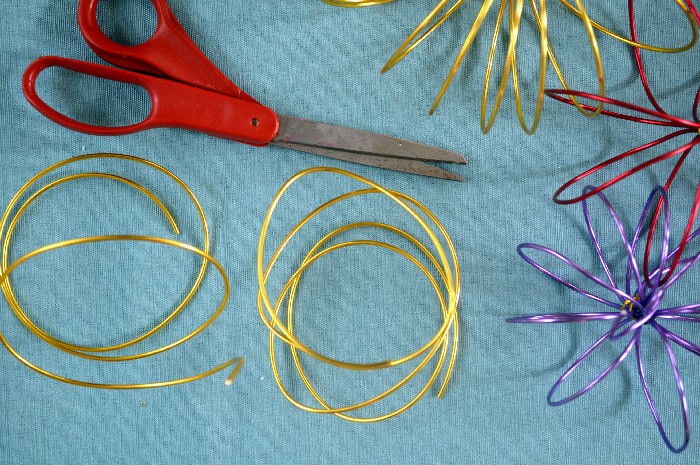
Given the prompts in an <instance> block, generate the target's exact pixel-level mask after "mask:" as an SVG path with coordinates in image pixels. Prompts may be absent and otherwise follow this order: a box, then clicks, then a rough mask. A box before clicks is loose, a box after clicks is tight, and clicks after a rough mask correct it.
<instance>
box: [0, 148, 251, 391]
mask: <svg viewBox="0 0 700 465" xmlns="http://www.w3.org/2000/svg"><path fill="white" fill-rule="evenodd" d="M97 158H111V159H117V160H124V161H131V162H135V163H138V164H141V165H144V166H146V167H148V168H152V169H155V170H157V171H160V172H161V173H163V174H165V175H167V176H168V177H170V178H171V179H172V180H173V181H175V182H176V183H177V184H178V185H179V186H180V187H181V188H182V189H183V190H184V191H185V193H186V194H187V196H188V197H189V198H190V199H191V201H192V203H193V205H194V206H195V208H196V210H197V212H198V215H199V219H200V221H201V226H202V233H203V242H204V246H203V248H202V249H200V248H198V247H195V246H193V245H190V244H186V243H183V242H178V241H174V240H171V239H166V238H161V237H153V236H143V235H131V234H129V235H101V236H88V237H80V238H74V239H69V240H63V241H59V242H54V243H51V244H48V245H45V246H42V247H39V248H37V249H35V250H33V251H31V252H28V253H26V254H25V255H23V256H21V257H20V258H18V259H17V260H15V261H13V262H11V263H10V261H9V251H10V248H11V243H12V237H13V233H14V230H15V227H16V226H17V223H18V221H19V220H20V218H21V217H22V215H23V214H24V213H25V212H26V210H27V208H28V207H29V206H30V205H31V204H32V203H33V202H35V201H36V200H37V199H39V198H40V197H41V196H42V195H43V194H45V193H46V192H47V191H49V190H50V189H53V188H55V187H57V186H59V185H62V184H64V183H67V182H71V181H76V180H80V179H86V178H104V179H111V180H114V181H117V182H121V183H124V184H126V185H127V186H130V187H132V188H134V189H136V190H137V191H139V192H141V193H143V194H144V195H146V196H147V197H148V198H149V199H150V200H151V201H153V202H154V203H155V204H156V205H157V206H158V208H159V209H160V210H161V211H162V212H163V214H164V215H165V217H166V218H167V220H168V222H169V223H170V225H171V227H172V229H173V232H174V233H175V234H179V229H178V226H177V224H176V222H175V219H174V218H173V215H172V214H171V213H170V212H169V211H168V209H167V208H166V207H165V205H164V204H163V202H161V201H160V200H159V199H158V198H157V197H156V196H155V195H154V194H153V193H152V192H150V191H149V190H148V189H146V188H145V187H143V186H141V185H139V184H137V183H135V182H134V181H131V180H129V179H126V178H124V177H121V176H118V175H114V174H109V173H100V172H90V173H78V174H72V175H67V176H64V177H62V178H59V179H57V180H55V181H52V182H50V183H48V184H46V185H44V186H43V187H40V188H38V189H37V190H35V191H33V192H32V193H31V194H30V195H29V196H28V198H27V200H25V201H24V202H23V203H22V204H21V205H19V206H18V203H19V201H20V199H21V198H22V197H23V196H24V195H25V194H26V193H27V192H28V191H30V189H32V188H33V187H35V185H36V184H37V183H38V182H39V181H40V180H41V179H42V178H44V177H45V176H46V175H47V174H49V173H51V172H53V171H55V170H57V169H58V168H61V167H63V166H66V165H69V164H73V163H77V162H80V161H84V160H88V159H97ZM0 238H2V260H1V264H0V286H1V287H2V292H3V294H4V296H5V299H6V300H7V303H8V304H9V305H10V308H11V309H12V311H13V312H14V314H15V315H16V316H17V318H18V319H19V321H20V322H22V324H23V325H24V326H25V327H26V328H27V329H29V331H31V332H32V333H33V334H34V335H35V336H37V337H38V338H39V339H41V340H42V341H44V342H46V343H47V344H49V345H50V346H52V347H54V348H56V349H58V350H60V351H62V352H65V353H67V354H70V355H73V356H76V357H80V358H84V359H88V360H95V361H102V362H124V361H129V360H137V359H143V358H146V357H150V356H153V355H157V354H160V353H163V352H166V351H168V350H170V349H172V348H174V347H177V346H179V345H181V344H183V343H184V342H187V341H188V340H190V339H192V338H193V337H195V336H196V335H197V334H199V333H201V332H202V331H204V330H205V329H206V328H207V327H209V326H210V325H211V324H212V323H213V322H214V321H215V320H216V319H217V318H218V317H219V315H220V314H221V312H222V311H223V309H224V307H225V306H226V304H227V302H228V298H229V294H230V282H229V279H228V276H227V274H226V271H225V270H224V268H223V266H222V265H221V263H219V262H218V261H217V260H216V259H215V258H214V257H212V256H211V255H210V253H209V228H208V226H207V221H206V217H205V215H204V211H203V210H202V207H201V205H200V203H199V201H198V200H197V198H196V197H195V195H194V193H193V192H192V191H191V190H190V188H189V187H188V186H187V185H186V184H185V183H184V182H183V181H182V180H181V179H180V178H178V177H177V176H176V175H175V174H173V173H172V172H170V171H169V170H167V169H165V168H163V167H161V166H159V165H157V164H155V163H153V162H150V161H148V160H144V159H141V158H137V157H134V156H131V155H121V154H108V153H95V154H87V155H80V156H77V157H74V158H69V159H67V160H64V161H61V162H58V163H56V164H54V165H51V166H49V167H47V168H45V169H43V170H42V171H40V172H39V173H37V174H36V175H35V176H33V177H32V178H31V179H30V180H29V181H27V182H26V183H25V184H24V185H23V186H22V187H21V188H20V189H19V190H18V191H17V193H16V194H15V195H14V196H13V197H12V199H11V200H10V202H9V204H8V205H7V207H6V209H5V212H4V214H3V216H2V219H0ZM110 241H135V242H148V243H155V244H162V245H166V246H170V247H176V248H179V249H182V250H185V251H188V252H190V253H193V254H195V255H197V256H199V257H201V258H202V265H201V266H200V268H199V273H198V275H197V277H196V279H195V282H194V284H193V285H192V287H191V289H190V290H189V292H188V293H187V294H186V296H185V297H184V299H183V300H182V302H181V303H180V304H179V305H177V307H176V308H175V309H174V310H173V311H172V312H171V313H170V314H169V315H168V316H167V317H166V318H165V319H163V320H162V321H161V322H160V323H158V324H157V325H156V326H155V327H153V328H152V329H150V330H148V331H146V332H145V333H143V334H141V335H140V336H137V337H135V338H134V339H131V340H129V341H126V342H123V343H120V344H116V345H110V346H102V347H86V346H80V345H75V344H71V343H68V342H66V341H63V340H61V339H59V338H56V337H54V336H52V335H50V334H48V333H47V332H45V331H44V330H43V329H41V328H40V327H39V326H38V325H37V324H36V323H35V322H34V321H32V320H31V318H30V317H29V316H28V315H27V313H26V312H25V311H24V309H23V308H22V306H21V305H20V304H19V302H18V301H17V298H16V297H15V293H14V291H13V289H12V285H11V282H10V275H11V274H12V272H13V271H14V270H16V269H17V268H18V267H19V266H21V265H22V264H24V263H25V262H27V261H29V260H31V259H32V258H34V257H36V256H38V255H41V254H44V253H47V252H50V251H54V250H57V249H62V248H66V247H72V246H76V245H81V244H89V243H97V242H110ZM209 263H211V264H212V265H214V268H215V269H216V270H217V271H218V272H219V274H220V275H221V279H222V283H223V295H222V297H221V301H220V303H219V305H218V306H217V308H216V310H215V311H214V312H213V313H212V314H211V315H210V316H209V318H207V320H206V321H204V322H203V323H202V324H200V325H199V326H198V327H197V328H195V329H194V330H192V331H191V332H190V333H188V334H186V335H185V336H183V337H181V338H179V339H177V340H175V341H172V342H170V343H168V344H166V345H163V346H161V347H159V348H156V349H153V350H149V351H144V352H139V353H134V354H128V355H103V354H104V353H106V352H113V351H116V350H120V349H126V348H128V347H131V346H133V345H135V344H137V343H139V342H141V341H144V340H145V339H147V338H150V337H151V336H153V335H154V334H156V333H158V332H159V331H161V330H162V329H163V328H164V327H165V326H166V325H167V324H168V323H169V322H171V321H172V320H173V319H174V318H175V317H176V316H177V315H178V314H180V313H181V312H182V311H183V310H184V309H185V307H186V306H187V305H188V304H189V302H190V301H191V300H192V298H193V297H194V295H195V294H196V292H197V290H198V289H199V287H200V285H201V283H202V280H203V279H204V276H205V273H206V270H207V266H208V264H209ZM0 342H1V343H2V345H3V346H4V347H5V348H6V349H7V350H8V351H9V352H10V353H11V354H12V355H13V356H14V357H15V358H16V359H17V360H19V361H20V362H21V363H23V364H24V365H26V366H27V367H29V368H31V369H32V370H34V371H36V372H38V373H41V374H42V375H44V376H47V377H49V378H51V379H54V380H57V381H61V382H64V383H68V384H72V385H76V386H83V387H91V388H106V389H142V388H154V387H164V386H172V385H176V384H184V383H188V382H191V381H196V380H199V379H202V378H205V377H207V376H210V375H212V374H214V373H217V372H219V371H221V370H224V369H226V368H228V367H230V366H232V365H233V366H234V368H233V372H232V373H231V374H230V375H229V377H228V378H227V379H226V384H231V383H232V382H233V379H234V377H235V376H236V375H237V374H238V372H239V371H240V369H241V367H242V365H243V359H242V358H240V357H236V358H232V359H230V360H228V361H226V362H224V363H222V364H220V365H217V366H215V367H213V368H211V369H208V370H206V371H203V372H201V373H197V374H194V375H190V376H185V377H182V378H178V379H171V380H167V381H156V382H148V383H130V384H112V383H98V382H91V381H82V380H78V379H73V378H68V377H64V376H61V375H59V374H56V373H53V372H51V371H48V370H46V369H43V368H41V367H39V366H37V365H36V364H34V363H32V362H30V361H29V360H27V359H26V358H25V357H23V356H22V355H21V354H20V353H19V352H18V351H17V350H15V348H14V347H13V346H12V345H11V344H10V342H9V341H8V340H7V338H6V337H5V336H4V335H3V334H2V333H0Z"/></svg>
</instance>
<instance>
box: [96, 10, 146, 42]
mask: <svg viewBox="0 0 700 465" xmlns="http://www.w3.org/2000/svg"><path fill="white" fill-rule="evenodd" d="M97 22H98V23H99V25H100V29H102V32H104V34H105V35H106V36H107V37H109V38H110V39H112V40H113V41H115V42H117V43H119V44H122V45H130V46H133V45H139V44H142V43H144V42H146V41H147V40H148V39H150V38H151V37H152V36H153V33H154V32H155V30H156V26H157V24H158V16H157V15H156V10H155V9H154V8H153V5H152V4H151V2H150V1H148V0H102V1H101V2H100V3H99V4H98V5H97Z"/></svg>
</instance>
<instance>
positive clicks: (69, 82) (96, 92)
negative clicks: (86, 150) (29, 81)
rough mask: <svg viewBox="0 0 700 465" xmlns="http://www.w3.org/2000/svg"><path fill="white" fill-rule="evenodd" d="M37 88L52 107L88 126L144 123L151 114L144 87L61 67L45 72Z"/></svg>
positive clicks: (148, 98) (54, 67)
mask: <svg viewBox="0 0 700 465" xmlns="http://www.w3.org/2000/svg"><path fill="white" fill-rule="evenodd" d="M36 86H37V92H38V94H39V96H40V97H41V99H42V100H43V101H44V102H46V103H47V104H48V105H49V106H50V107H52V108H54V109H55V110H56V111H58V112H60V113H61V114H63V115H65V116H67V117H69V118H72V119H74V120H76V121H79V122H82V123H86V124H92V125H97V126H106V127H116V126H126V125H130V124H135V123H138V122H140V121H143V120H144V119H146V117H147V116H148V114H149V113H150V111H151V99H150V96H149V95H148V92H147V91H146V90H145V89H143V88H142V87H139V86H137V85H134V84H127V83H123V82H118V81H112V80H109V79H102V78H97V77H94V76H90V75H87V74H82V73H76V72H75V71H70V70H67V69H65V68H61V67H58V66H52V67H49V68H46V69H45V70H44V71H43V72H42V73H41V74H40V75H39V77H38V78H37V85H36Z"/></svg>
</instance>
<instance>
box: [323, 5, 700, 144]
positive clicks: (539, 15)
mask: <svg viewBox="0 0 700 465" xmlns="http://www.w3.org/2000/svg"><path fill="white" fill-rule="evenodd" d="M323 1H324V2H326V3H328V4H331V5H335V6H344V7H364V6H371V5H378V4H382V3H388V2H389V1H393V0H384V1H363V0H323ZM559 1H560V3H562V4H563V5H564V6H565V7H566V8H567V9H568V10H570V11H571V12H573V13H574V14H575V15H576V16H578V17H579V18H580V19H581V20H582V21H583V26H584V28H585V30H586V35H587V37H588V41H589V44H590V47H591V51H592V53H593V58H594V61H595V67H596V73H597V79H598V95H600V96H601V97H604V96H605V78H604V73H603V64H602V59H601V55H600V49H599V47H598V42H597V39H596V37H595V32H594V29H597V30H599V31H600V32H602V33H604V34H606V35H608V36H610V37H613V38H615V39H617V40H619V41H622V42H624V43H626V44H628V45H632V46H635V47H639V48H642V49H644V50H651V51H655V52H664V53H678V52H683V51H686V50H688V49H690V48H691V47H692V46H693V45H695V42H696V41H697V38H698V28H697V25H696V24H695V20H694V18H693V15H692V13H691V11H690V10H689V8H688V6H687V5H686V4H685V3H684V2H683V0H674V2H675V3H676V5H677V6H678V7H679V8H680V9H681V11H682V12H683V14H684V15H685V17H686V19H687V20H688V22H689V24H690V27H691V34H692V37H691V40H690V42H688V43H687V44H685V45H683V46H680V47H661V46H655V45H649V44H645V43H641V42H636V41H633V40H631V39H629V38H627V37H625V36H623V35H621V34H618V33H615V32H613V31H612V30H610V29H608V28H606V27H604V26H602V25H601V24H599V23H598V22H596V21H594V20H592V19H591V18H590V17H589V16H588V13H587V12H586V9H585V8H584V6H583V1H582V0H576V2H575V3H576V6H574V5H573V4H571V3H569V2H568V1H567V0H559ZM450 3H452V4H451V5H450ZM463 3H464V0H440V1H439V2H438V3H437V5H436V6H435V8H433V10H432V11H431V12H430V13H429V14H428V15H427V16H426V17H425V19H423V21H421V22H420V24H419V25H418V26H417V27H416V28H415V29H414V30H413V32H411V34H409V36H408V37H407V38H406V40H404V42H403V43H402V44H401V45H400V46H399V48H398V49H397V50H396V51H395V52H394V54H393V55H392V56H391V57H390V58H389V60H388V61H387V63H386V64H385V65H384V67H383V68H382V70H381V72H382V73H385V72H386V71H388V70H390V69H391V68H393V67H394V66H396V64H397V63H399V62H400V61H401V60H403V59H404V58H405V57H406V56H407V55H408V54H409V53H411V52H412V51H413V50H414V49H415V48H416V47H417V46H418V44H420V43H421V42H423V41H424V40H425V39H426V38H427V37H428V36H430V35H431V34H432V33H433V32H434V31H435V30H436V29H437V28H438V27H439V26H440V25H441V24H442V23H444V22H445V21H446V20H447V19H448V18H449V17H450V16H452V15H453V14H454V13H455V11H457V9H458V8H459V7H460V6H461V5H462V4H463ZM493 3H494V0H484V1H483V3H482V5H481V8H480V9H479V12H478V13H477V15H476V18H475V20H474V22H473V23H472V26H471V29H470V30H469V32H468V33H467V37H466V38H465V40H464V42H463V43H462V46H461V48H460V49H459V52H458V53H457V57H456V58H455V60H454V62H453V64H452V67H451V69H450V71H449V72H448V74H447V77H446V78H445V80H444V82H443V84H442V87H441V88H440V90H439V92H438V94H437V96H436V97H435V100H434V101H433V104H432V106H431V107H430V110H429V113H430V114H433V113H434V112H435V110H436V109H437V107H438V105H439V104H440V102H441V101H442V98H443V97H444V95H445V93H446V92H447V89H448V88H449V87H450V85H451V84H452V81H453V79H454V77H455V75H456V74H457V72H458V71H459V69H460V67H461V65H462V62H463V61H464V59H465V57H466V55H467V52H468V51H469V50H470V49H471V46H472V44H473V43H474V39H475V38H476V35H477V33H478V32H479V31H480V29H481V27H482V25H483V23H484V20H485V18H486V14H487V13H488V12H489V11H490V10H491V7H492V5H493ZM524 3H525V0H501V2H500V7H499V9H498V16H497V19H496V25H495V28H494V33H493V39H492V41H491V49H490V51H489V59H488V63H487V65H486V75H485V77H484V86H483V89H482V98H481V109H480V126H481V131H482V132H483V133H484V134H486V133H488V132H489V131H490V130H491V128H492V126H493V123H494V122H495V119H496V115H497V114H498V111H499V109H500V105H501V103H502V100H503V96H504V94H505V90H506V85H507V82H508V78H509V77H510V75H511V73H512V81H513V93H514V98H515V105H516V111H517V116H518V121H519V123H520V126H521V127H522V129H523V131H524V132H525V133H526V134H533V133H534V132H535V131H536V130H537V126H538V125H539V121H540V117H541V114H542V105H543V101H544V87H545V78H546V73H547V64H548V63H551V64H552V68H553V69H554V71H555V73H556V75H557V77H558V78H559V81H560V82H561V84H562V86H563V87H564V89H567V90H568V89H569V85H568V83H567V81H566V79H565V77H564V74H563V72H562V71H561V67H560V66H559V63H558V62H557V60H556V58H555V57H554V51H553V50H552V47H551V45H550V44H549V42H548V38H547V33H548V32H547V31H548V29H547V27H548V25H547V1H546V0H539V7H538V6H537V3H536V0H530V1H529V4H530V7H531V9H532V13H533V17H534V19H535V22H536V24H537V29H538V31H539V35H540V60H539V71H538V72H539V79H538V90H537V97H536V102H535V111H534V115H533V119H532V122H531V123H530V124H528V123H527V122H526V118H525V115H524V112H523V109H522V102H521V97H520V94H521V92H520V87H519V84H518V72H517V57H516V45H517V41H518V32H519V28H520V21H521V19H522V13H523V7H524ZM506 6H508V18H509V19H508V35H509V41H508V49H507V52H506V57H505V62H504V65H503V70H502V71H501V75H500V79H499V84H498V90H497V92H496V96H495V99H494V103H493V105H492V107H491V109H490V112H489V110H488V106H489V105H488V101H489V98H488V97H489V89H490V82H491V74H492V72H493V65H494V59H495V52H496V47H497V46H498V36H499V34H500V29H501V24H502V22H503V17H504V14H505V10H506ZM572 101H573V103H574V105H575V106H576V108H578V110H579V111H580V112H581V113H583V114H584V115H586V116H589V117H593V116H597V115H598V114H600V112H601V111H602V109H603V103H602V102H599V103H598V104H597V107H596V110H595V111H592V112H591V111H588V110H586V109H584V108H583V106H581V105H580V104H579V103H578V101H577V100H575V99H574V98H573V97H572Z"/></svg>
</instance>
